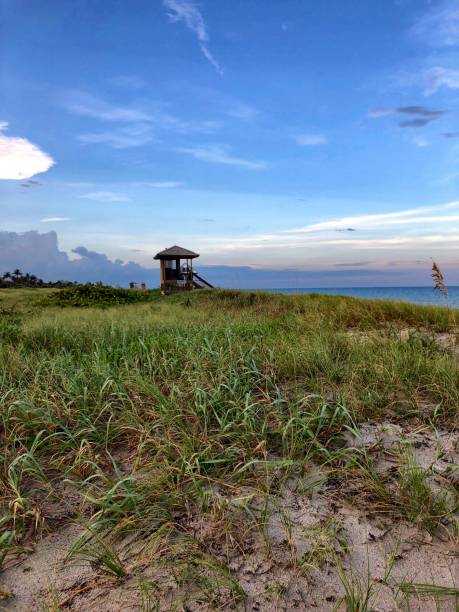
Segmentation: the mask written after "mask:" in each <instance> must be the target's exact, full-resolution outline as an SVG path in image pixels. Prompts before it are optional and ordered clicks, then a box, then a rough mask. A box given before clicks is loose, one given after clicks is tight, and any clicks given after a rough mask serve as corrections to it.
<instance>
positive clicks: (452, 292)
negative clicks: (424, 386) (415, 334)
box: [269, 287, 459, 308]
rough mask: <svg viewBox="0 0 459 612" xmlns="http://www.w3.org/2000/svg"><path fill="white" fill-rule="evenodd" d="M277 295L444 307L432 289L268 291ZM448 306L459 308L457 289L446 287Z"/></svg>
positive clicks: (442, 300) (347, 288)
mask: <svg viewBox="0 0 459 612" xmlns="http://www.w3.org/2000/svg"><path fill="white" fill-rule="evenodd" d="M269 291H275V292H277V293H323V294H328V295H350V296H353V297H360V298H368V299H372V300H374V299H377V300H402V301H404V302H413V303H415V304H435V305H437V306H444V305H445V298H444V297H443V295H441V293H439V292H438V291H433V289H432V287H345V288H336V289H270V290H269ZM448 292H449V295H448V300H449V305H450V306H454V307H455V308H459V287H448Z"/></svg>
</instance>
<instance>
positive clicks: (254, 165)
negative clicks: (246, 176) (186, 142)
mask: <svg viewBox="0 0 459 612" xmlns="http://www.w3.org/2000/svg"><path fill="white" fill-rule="evenodd" d="M178 151H179V153H187V154H188V155H192V156H193V157H195V158H196V159H200V160H202V161H206V162H210V163H213V164H227V165H229V166H242V167H244V168H248V169H250V170H260V169H262V168H266V166H267V164H266V162H264V161H252V160H249V159H243V158H241V157H235V156H234V155H231V154H230V153H229V149H228V147H227V146H226V145H220V144H215V145H214V144H212V145H199V146H195V147H188V148H183V149H179V150H178Z"/></svg>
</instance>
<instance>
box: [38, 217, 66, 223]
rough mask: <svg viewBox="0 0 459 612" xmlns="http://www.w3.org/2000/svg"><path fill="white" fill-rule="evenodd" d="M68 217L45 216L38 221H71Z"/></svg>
mask: <svg viewBox="0 0 459 612" xmlns="http://www.w3.org/2000/svg"><path fill="white" fill-rule="evenodd" d="M71 220H72V219H71V218H70V217H45V218H44V219H40V223H60V222H61V221H71Z"/></svg>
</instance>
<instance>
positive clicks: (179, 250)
mask: <svg viewBox="0 0 459 612" xmlns="http://www.w3.org/2000/svg"><path fill="white" fill-rule="evenodd" d="M195 257H199V253H194V251H189V250H188V249H184V248H183V247H180V246H177V245H176V244H175V245H174V246H171V247H169V248H168V249H164V251H160V252H159V253H156V255H155V256H154V258H153V259H194V258H195Z"/></svg>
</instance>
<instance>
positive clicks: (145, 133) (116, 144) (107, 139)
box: [77, 123, 154, 149]
mask: <svg viewBox="0 0 459 612" xmlns="http://www.w3.org/2000/svg"><path fill="white" fill-rule="evenodd" d="M77 138H78V140H80V141H81V142H85V143H88V144H107V145H110V146H111V147H113V148H114V149H128V148H131V147H140V146H142V145H145V144H147V143H149V142H152V141H153V140H154V136H153V130H152V128H151V126H150V125H149V124H146V123H138V124H137V123H134V124H130V125H128V126H123V127H120V128H117V129H114V130H104V131H102V132H89V133H85V134H80V135H79V136H78V137H77Z"/></svg>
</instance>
